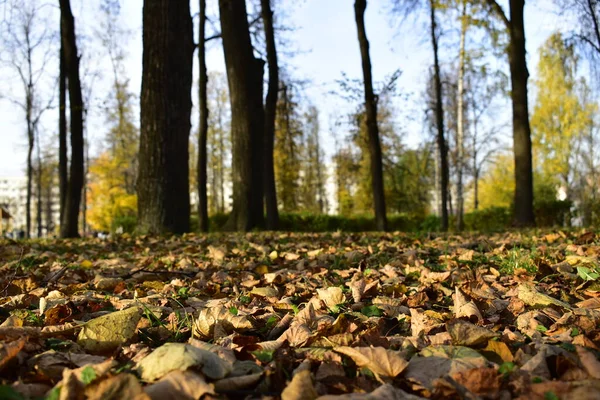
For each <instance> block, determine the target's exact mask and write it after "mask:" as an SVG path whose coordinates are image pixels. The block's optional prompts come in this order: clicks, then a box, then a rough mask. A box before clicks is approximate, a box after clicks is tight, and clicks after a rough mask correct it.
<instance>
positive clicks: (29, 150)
mask: <svg viewBox="0 0 600 400" xmlns="http://www.w3.org/2000/svg"><path fill="white" fill-rule="evenodd" d="M27 96H28V97H29V95H27ZM26 114H27V138H28V142H29V144H28V148H27V199H26V203H25V225H26V228H25V237H26V238H30V237H31V200H32V197H33V147H34V140H35V139H34V137H33V127H32V123H31V105H30V100H29V99H28V100H27V110H26Z"/></svg>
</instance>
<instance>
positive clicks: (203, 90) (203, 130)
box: [197, 0, 208, 232]
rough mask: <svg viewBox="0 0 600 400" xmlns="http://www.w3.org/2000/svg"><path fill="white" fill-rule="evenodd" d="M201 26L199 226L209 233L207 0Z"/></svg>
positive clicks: (201, 0)
mask: <svg viewBox="0 0 600 400" xmlns="http://www.w3.org/2000/svg"><path fill="white" fill-rule="evenodd" d="M199 19H200V26H199V29H198V64H199V66H200V79H199V83H198V108H199V110H200V120H199V121H198V123H199V125H198V126H199V128H198V130H199V133H198V171H197V172H198V225H199V229H200V231H201V232H208V198H207V195H206V183H207V174H206V166H207V162H208V160H207V155H206V138H207V136H208V99H207V98H208V96H207V84H208V74H207V72H206V46H205V41H206V37H205V36H206V0H200V16H199Z"/></svg>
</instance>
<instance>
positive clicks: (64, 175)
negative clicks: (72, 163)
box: [58, 24, 69, 224]
mask: <svg viewBox="0 0 600 400" xmlns="http://www.w3.org/2000/svg"><path fill="white" fill-rule="evenodd" d="M60 32H61V34H60V36H61V38H62V37H63V29H62V24H61V28H60ZM66 72H67V71H66V65H65V54H64V45H63V43H62V40H61V43H60V65H59V77H58V190H59V199H60V208H59V209H60V221H63V218H64V215H65V202H66V199H67V185H68V182H69V176H68V164H69V161H68V155H67V75H66ZM61 224H62V222H61Z"/></svg>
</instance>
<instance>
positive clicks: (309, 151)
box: [302, 106, 327, 213]
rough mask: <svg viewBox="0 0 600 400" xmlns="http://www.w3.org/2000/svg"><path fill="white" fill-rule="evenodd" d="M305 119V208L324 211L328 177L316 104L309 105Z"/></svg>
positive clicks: (317, 211) (303, 182) (303, 183)
mask: <svg viewBox="0 0 600 400" xmlns="http://www.w3.org/2000/svg"><path fill="white" fill-rule="evenodd" d="M304 120H305V123H304V130H305V134H304V137H305V141H304V142H305V143H304V146H303V147H304V152H305V157H304V162H303V164H304V166H303V168H302V170H303V175H304V176H303V178H302V193H303V195H302V199H303V200H302V203H303V209H305V210H308V211H311V212H313V213H324V212H325V210H326V209H327V196H326V195H325V180H326V177H325V171H324V168H323V159H324V155H323V150H322V149H321V144H320V134H319V132H320V128H319V111H318V110H317V108H316V107H315V106H309V107H308V110H307V111H306V113H305V114H304Z"/></svg>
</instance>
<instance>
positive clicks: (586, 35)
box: [557, 0, 600, 60]
mask: <svg viewBox="0 0 600 400" xmlns="http://www.w3.org/2000/svg"><path fill="white" fill-rule="evenodd" d="M557 3H558V6H559V7H560V10H561V11H563V12H565V13H572V14H575V16H576V19H577V22H578V23H577V28H578V29H577V30H574V31H573V36H574V38H575V39H576V40H577V41H578V42H579V43H580V44H581V45H582V47H583V48H584V49H586V50H587V52H588V54H589V55H590V56H591V58H592V60H598V57H600V3H599V2H598V0H557Z"/></svg>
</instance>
